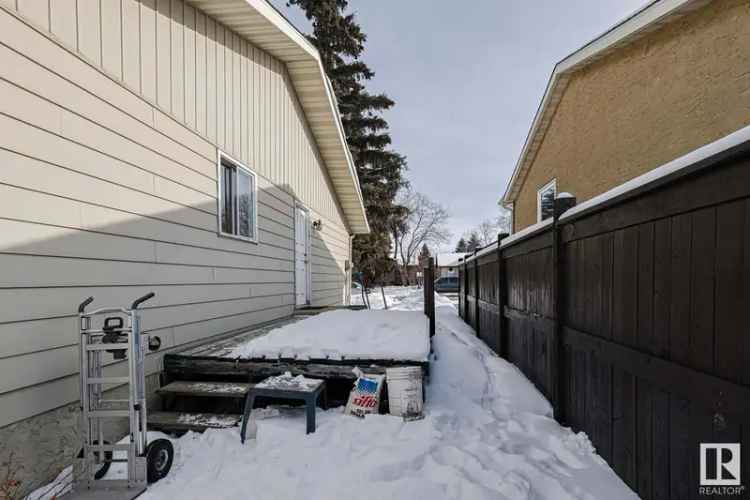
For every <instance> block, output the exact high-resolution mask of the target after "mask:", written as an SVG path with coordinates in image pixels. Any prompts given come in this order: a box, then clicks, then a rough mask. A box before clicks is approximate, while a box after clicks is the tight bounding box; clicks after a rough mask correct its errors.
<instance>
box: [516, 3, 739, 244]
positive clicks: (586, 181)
mask: <svg viewBox="0 0 750 500" xmlns="http://www.w3.org/2000/svg"><path fill="white" fill-rule="evenodd" d="M748 26H750V2H748V1H747V0H726V1H725V0H722V1H721V2H712V3H711V4H710V5H708V6H706V7H704V8H702V9H700V10H697V11H696V12H694V13H692V14H689V15H687V16H685V17H683V18H681V19H679V20H677V21H675V22H673V23H670V24H669V25H667V26H665V27H664V28H662V29H660V30H658V31H656V32H654V33H652V34H650V35H647V36H646V37H645V38H643V39H641V40H639V41H637V42H636V43H634V44H633V45H631V46H628V47H626V48H623V49H621V50H619V51H616V52H614V53H613V54H611V55H609V56H607V57H605V58H603V59H602V60H600V61H598V62H596V63H594V64H593V65H591V66H589V67H587V68H584V69H583V70H581V71H579V72H578V73H576V74H574V75H573V76H572V78H571V81H570V84H569V86H568V88H567V89H566V91H565V93H564V95H563V97H562V100H561V101H560V104H559V107H558V109H557V112H556V113H555V116H554V117H553V119H552V122H551V124H550V128H549V130H548V132H547V134H546V136H545V138H544V140H543V142H542V145H541V147H540V149H539V152H538V154H537V157H536V159H535V161H534V163H533V164H532V166H531V169H530V171H529V174H528V177H527V178H526V180H525V182H524V184H523V186H522V188H521V190H520V193H519V196H518V198H517V200H516V202H515V210H516V212H515V227H514V230H515V231H517V230H520V229H523V228H524V227H526V226H528V225H530V224H533V223H535V222H536V194H537V190H538V189H539V188H540V187H542V186H543V185H544V184H546V183H547V182H549V181H550V180H551V179H553V178H557V189H558V192H562V191H569V192H572V193H574V194H575V195H576V196H577V197H578V200H579V202H581V201H585V200H587V199H589V198H591V197H593V196H595V195H597V194H600V193H602V192H604V191H607V190H609V189H611V188H613V187H615V186H617V185H619V184H621V183H623V182H625V181H627V180H629V179H632V178H633V177H637V176H638V175H640V174H642V173H644V172H647V171H649V170H651V169H653V168H655V167H658V166H659V165H661V164H663V163H666V162H667V161H669V160H671V159H673V158H675V157H678V156H680V155H683V154H685V153H687V152H689V151H692V150H694V149H696V148H698V147H700V146H702V145H704V144H707V143H709V142H712V141H714V140H716V139H718V138H720V137H722V136H724V135H726V134H729V133H731V132H733V131H735V130H737V129H739V128H741V127H743V126H746V125H748V124H750V29H748Z"/></svg>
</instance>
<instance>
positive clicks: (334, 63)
mask: <svg viewBox="0 0 750 500" xmlns="http://www.w3.org/2000/svg"><path fill="white" fill-rule="evenodd" d="M348 3H349V2H348V0H288V3H287V5H296V6H298V7H299V8H300V9H302V11H303V12H304V13H305V16H306V17H307V19H308V20H310V21H311V22H312V28H313V30H312V34H311V35H310V36H308V38H309V39H310V41H311V42H312V43H313V44H314V45H315V46H316V47H317V49H318V51H319V52H320V57H321V60H322V63H323V68H324V69H325V71H326V73H327V74H328V77H329V79H330V80H331V86H332V88H333V91H334V94H335V95H336V99H337V100H338V105H339V111H340V113H341V122H342V124H343V126H344V131H345V133H346V139H347V142H348V144H349V149H350V150H351V152H352V157H353V160H354V164H355V166H356V168H357V174H358V175H359V182H360V187H361V188H362V197H363V199H364V204H365V209H366V211H367V217H368V220H369V222H370V229H371V231H372V232H371V234H369V235H359V236H357V237H356V238H355V239H354V248H353V254H354V255H353V260H354V268H355V269H356V270H357V271H360V272H362V273H363V275H364V279H365V280H366V281H367V282H371V281H373V280H378V279H379V278H380V277H381V276H382V275H383V274H385V273H386V272H388V271H390V270H391V269H392V266H393V264H394V262H393V260H392V259H391V257H390V255H389V250H390V248H391V238H390V234H391V233H392V231H393V229H394V228H395V227H397V226H398V225H399V224H400V222H401V221H402V220H403V219H404V218H405V217H406V215H407V212H406V209H405V208H404V207H401V206H399V205H397V204H396V203H395V202H394V200H395V197H396V193H397V192H398V190H399V189H400V188H401V187H402V186H404V185H405V184H406V180H405V178H404V177H403V174H404V171H405V169H406V158H405V157H404V156H402V155H400V154H398V153H397V152H395V151H393V150H391V149H390V148H389V145H390V144H391V137H390V134H389V132H388V123H387V122H386V120H385V119H384V118H383V116H382V112H383V111H385V110H388V109H390V108H391V107H392V106H393V105H394V102H393V100H391V99H390V98H389V97H388V96H387V95H385V94H371V93H369V92H368V91H367V89H366V88H365V82H366V81H367V80H369V79H371V78H372V77H373V76H374V75H375V73H374V72H373V71H372V70H371V69H370V68H369V67H368V66H367V64H365V63H364V62H363V61H362V59H361V56H362V52H363V50H364V43H365V41H366V40H367V36H366V35H365V34H364V33H363V32H362V29H361V28H360V26H359V24H358V23H357V22H356V20H355V18H354V15H353V14H345V13H344V11H345V10H346V9H347V7H348Z"/></svg>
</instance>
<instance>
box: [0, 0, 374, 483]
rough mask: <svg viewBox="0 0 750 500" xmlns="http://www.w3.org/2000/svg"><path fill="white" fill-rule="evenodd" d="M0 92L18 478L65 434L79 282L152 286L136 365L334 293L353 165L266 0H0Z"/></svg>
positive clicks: (343, 264) (6, 432)
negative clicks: (145, 339)
mask: <svg viewBox="0 0 750 500" xmlns="http://www.w3.org/2000/svg"><path fill="white" fill-rule="evenodd" d="M0 94H2V99H0V232H1V233H2V238H0V462H2V461H3V459H4V458H6V457H7V455H8V453H9V452H11V451H14V452H15V461H16V463H17V464H20V465H22V466H23V467H24V469H23V471H22V472H21V474H22V475H23V477H22V478H21V479H23V480H26V481H32V482H33V481H34V480H38V479H39V478H42V479H43V478H44V476H45V475H46V476H49V474H50V473H51V472H53V471H54V468H55V466H57V465H59V464H60V463H65V461H66V460H67V461H70V459H72V457H73V456H74V454H75V452H76V451H77V446H78V444H77V442H76V440H75V438H74V437H75V426H76V424H77V421H76V417H77V405H76V404H75V402H76V400H77V399H78V390H79V389H78V377H77V374H78V370H79V362H78V350H77V344H78V338H77V322H76V315H75V310H76V306H77V304H78V303H79V302H80V301H81V300H83V299H84V298H85V297H86V296H88V295H93V296H94V297H95V302H94V305H93V306H92V307H96V306H104V305H123V306H124V305H127V304H129V303H130V302H132V300H133V299H134V298H136V297H137V296H139V295H142V294H144V293H147V292H149V291H154V292H156V298H155V299H154V300H152V301H151V302H149V303H148V304H147V306H146V308H145V309H144V311H143V326H144V329H146V330H150V331H152V332H156V333H157V334H158V335H159V336H160V337H161V339H162V342H163V347H162V349H161V350H160V351H158V353H156V354H154V355H150V356H149V358H148V361H149V362H148V363H147V373H148V374H155V373H157V372H158V370H159V367H160V361H161V356H160V354H161V353H164V352H168V351H170V350H174V349H179V348H183V347H186V346H188V345H190V344H193V343H198V342H202V341H205V340H206V339H208V338H211V337H215V336H217V335H223V334H227V333H229V332H233V331H236V330H239V329H243V328H247V327H249V326H251V325H254V324H258V323H262V322H267V321H270V320H274V319H277V318H281V317H284V316H289V315H291V314H292V313H293V312H294V310H295V307H300V306H302V307H304V306H307V305H312V306H322V305H330V304H341V303H343V302H346V301H347V300H348V296H349V293H350V283H349V275H350V271H349V267H350V260H351V238H352V236H353V235H355V234H362V233H367V232H368V231H369V227H368V223H367V219H366V216H365V210H364V207H363V204H362V195H361V191H360V188H359V183H358V179H357V176H356V173H355V169H354V165H353V163H352V159H351V156H350V153H349V150H348V148H347V145H346V141H345V138H344V135H343V129H342V126H341V123H340V119H339V113H338V107H337V104H336V102H335V98H334V96H333V94H332V91H331V88H330V84H329V82H328V80H327V78H326V76H325V74H324V73H323V69H322V66H321V63H320V57H319V54H318V52H317V51H316V49H315V48H314V47H313V46H312V45H311V44H310V43H309V42H308V41H307V40H306V39H305V37H304V36H303V35H302V34H300V33H299V32H298V31H296V30H295V29H294V27H293V26H292V25H291V24H289V23H288V22H287V21H286V20H285V19H284V18H283V17H282V16H281V15H280V14H279V13H278V12H277V11H276V10H275V9H274V8H273V7H272V6H271V5H270V4H268V3H267V2H265V1H263V0H221V1H208V0H200V1H199V0H195V1H182V0H117V1H109V0H0ZM149 380H150V383H153V382H154V380H155V379H154V377H153V376H152V377H150V378H149Z"/></svg>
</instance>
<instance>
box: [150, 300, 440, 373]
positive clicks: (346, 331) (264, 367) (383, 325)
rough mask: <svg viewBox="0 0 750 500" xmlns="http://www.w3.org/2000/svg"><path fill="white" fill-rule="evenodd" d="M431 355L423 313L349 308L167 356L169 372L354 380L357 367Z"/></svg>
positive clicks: (419, 360)
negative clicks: (354, 369) (280, 375)
mask: <svg viewBox="0 0 750 500" xmlns="http://www.w3.org/2000/svg"><path fill="white" fill-rule="evenodd" d="M429 354H430V337H429V324H428V320H427V317H426V316H425V315H424V314H423V313H421V312H418V311H378V310H358V311H355V310H344V309H339V310H335V311H327V312H322V313H320V314H318V315H314V316H310V317H307V318H306V319H302V318H299V317H295V318H288V319H285V320H281V321H279V322H274V323H272V324H269V325H266V326H264V327H261V328H257V329H253V330H250V331H247V332H243V333H240V334H238V335H236V336H233V337H230V338H227V339H223V340H221V341H217V342H213V343H210V344H205V345H201V346H198V347H195V348H193V349H190V350H187V351H183V352H179V353H173V354H166V355H165V356H164V369H165V372H166V373H167V374H168V375H172V376H179V377H183V376H185V375H188V376H197V375H201V376H203V375H209V376H222V377H226V376H230V377H232V376H237V377H240V376H241V377H243V378H244V379H245V380H246V379H247V377H248V376H250V377H252V378H261V377H268V376H274V375H279V374H282V373H284V372H286V371H289V372H291V373H292V374H294V375H309V376H314V377H320V378H346V379H354V378H356V376H355V375H354V373H353V372H352V368H353V367H355V366H357V367H360V368H365V367H366V368H367V371H370V372H382V371H384V370H385V368H386V367H388V366H395V365H396V366H414V365H419V366H422V367H423V369H425V370H426V369H427V364H428V358H429Z"/></svg>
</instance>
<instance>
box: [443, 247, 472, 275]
mask: <svg viewBox="0 0 750 500" xmlns="http://www.w3.org/2000/svg"><path fill="white" fill-rule="evenodd" d="M467 255H469V254H468V253H464V252H452V253H439V254H437V255H436V256H435V278H440V277H442V276H458V259H462V258H464V257H466V256H467Z"/></svg>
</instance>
